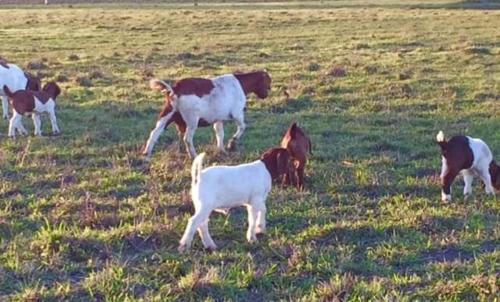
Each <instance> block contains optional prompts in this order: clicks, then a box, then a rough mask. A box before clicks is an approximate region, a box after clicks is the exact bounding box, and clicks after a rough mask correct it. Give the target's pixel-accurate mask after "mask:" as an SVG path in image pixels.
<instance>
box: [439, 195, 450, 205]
mask: <svg viewBox="0 0 500 302" xmlns="http://www.w3.org/2000/svg"><path fill="white" fill-rule="evenodd" d="M441 201H442V202H443V203H448V202H450V201H451V195H446V196H443V197H442V198H441Z"/></svg>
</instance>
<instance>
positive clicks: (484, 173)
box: [477, 164, 495, 195]
mask: <svg viewBox="0 0 500 302" xmlns="http://www.w3.org/2000/svg"><path fill="white" fill-rule="evenodd" d="M477 173H478V174H479V177H481V180H482V181H483V183H484V187H485V190H486V194H492V195H495V189H493V185H492V184H491V175H490V171H489V164H487V165H483V166H481V167H479V168H478V169H477Z"/></svg>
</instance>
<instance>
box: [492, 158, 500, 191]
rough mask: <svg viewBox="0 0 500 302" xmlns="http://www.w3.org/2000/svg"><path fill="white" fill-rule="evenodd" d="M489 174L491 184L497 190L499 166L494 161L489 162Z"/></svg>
mask: <svg viewBox="0 0 500 302" xmlns="http://www.w3.org/2000/svg"><path fill="white" fill-rule="evenodd" d="M490 176H491V184H492V185H493V187H494V188H495V189H496V190H497V191H500V166H498V165H497V163H496V162H495V161H492V162H491V163H490Z"/></svg>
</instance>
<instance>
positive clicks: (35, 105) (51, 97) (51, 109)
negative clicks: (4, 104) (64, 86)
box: [3, 82, 61, 138]
mask: <svg viewBox="0 0 500 302" xmlns="http://www.w3.org/2000/svg"><path fill="white" fill-rule="evenodd" d="M3 90H4V92H5V94H6V95H7V96H8V98H9V99H10V100H11V102H12V107H14V110H13V111H14V114H13V115H12V118H11V119H10V124H9V137H12V138H15V137H16V130H17V131H18V132H20V133H21V134H24V135H26V134H28V131H26V128H24V126H23V122H22V117H23V115H25V114H26V115H31V117H32V118H33V124H34V125H35V135H40V136H41V135H42V122H41V120H40V114H41V113H43V112H47V113H48V114H49V118H50V122H51V124H52V132H53V133H54V134H59V132H60V131H59V126H58V125H57V119H56V112H55V107H56V98H57V96H59V94H60V93H61V89H60V88H59V86H57V84H56V83H54V82H49V83H47V84H45V86H44V87H43V89H42V91H31V90H18V91H16V92H12V91H11V90H10V89H9V87H7V85H4V86H3Z"/></svg>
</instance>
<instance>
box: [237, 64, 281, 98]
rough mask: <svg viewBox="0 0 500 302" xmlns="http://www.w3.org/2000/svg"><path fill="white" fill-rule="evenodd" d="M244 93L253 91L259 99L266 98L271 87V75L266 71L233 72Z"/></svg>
mask: <svg viewBox="0 0 500 302" xmlns="http://www.w3.org/2000/svg"><path fill="white" fill-rule="evenodd" d="M234 76H235V77H236V79H237V80H238V81H239V82H240V85H241V87H242V88H243V91H244V92H245V94H246V95H248V94H249V93H252V92H253V93H255V94H256V95H257V97H259V98H261V99H265V98H267V96H268V95H269V90H270V89H271V82H272V80H271V76H270V75H269V73H268V72H267V71H265V70H264V71H254V72H249V73H234Z"/></svg>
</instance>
